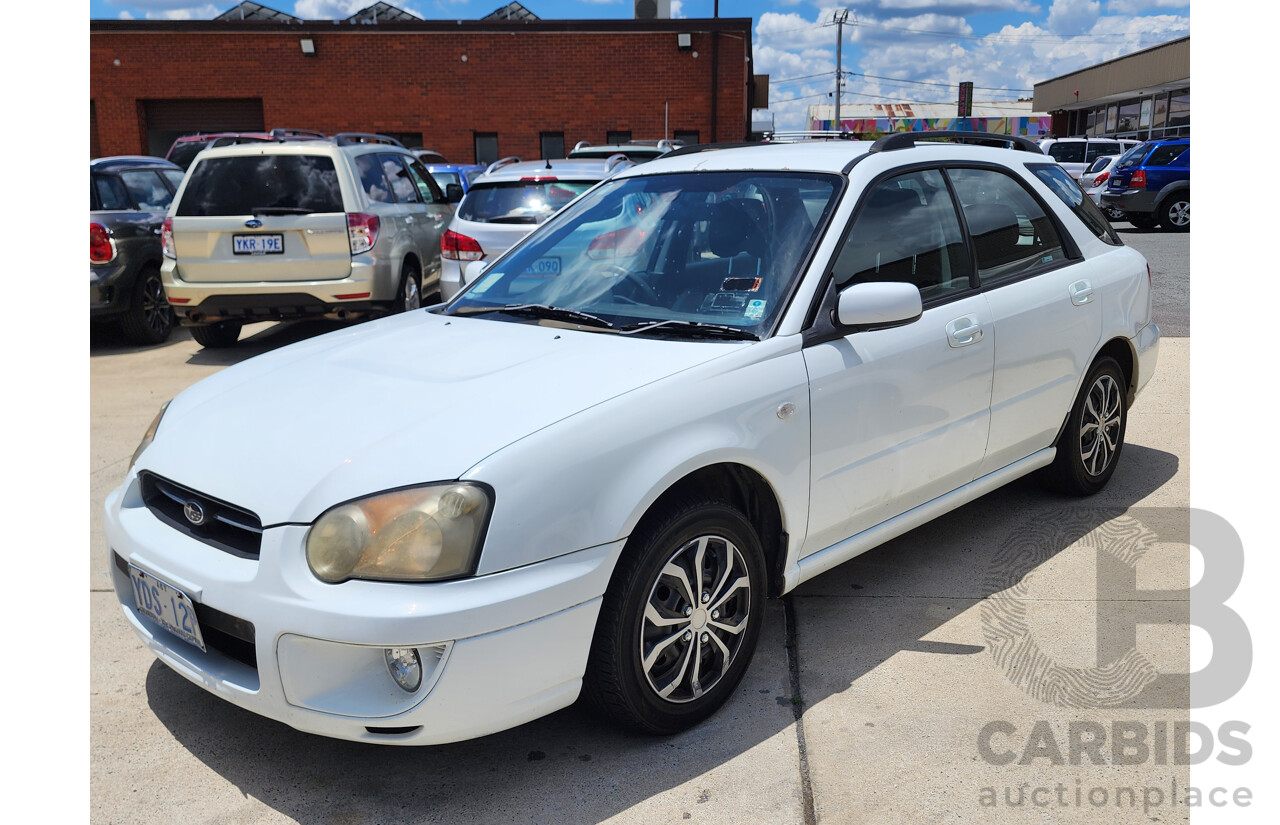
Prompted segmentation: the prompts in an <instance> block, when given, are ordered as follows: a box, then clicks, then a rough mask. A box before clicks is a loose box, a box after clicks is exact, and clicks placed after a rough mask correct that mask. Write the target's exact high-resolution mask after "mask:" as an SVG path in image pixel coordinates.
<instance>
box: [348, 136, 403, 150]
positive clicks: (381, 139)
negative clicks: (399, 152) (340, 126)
mask: <svg viewBox="0 0 1280 825" xmlns="http://www.w3.org/2000/svg"><path fill="white" fill-rule="evenodd" d="M333 142H334V143H336V144H338V145H339V146H354V145H356V144H358V143H383V144H386V145H387V146H399V147H400V148H401V149H403V148H404V144H403V143H401V142H400V141H398V140H396V139H395V138H393V137H387V136H386V135H377V134H373V133H371V132H339V133H338V134H336V135H334V136H333Z"/></svg>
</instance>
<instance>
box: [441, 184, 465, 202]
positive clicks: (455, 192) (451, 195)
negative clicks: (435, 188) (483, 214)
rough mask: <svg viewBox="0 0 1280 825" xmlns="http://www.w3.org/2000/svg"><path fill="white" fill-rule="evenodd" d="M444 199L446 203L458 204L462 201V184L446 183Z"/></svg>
mask: <svg viewBox="0 0 1280 825" xmlns="http://www.w3.org/2000/svg"><path fill="white" fill-rule="evenodd" d="M444 199H445V202H446V203H457V202H458V201H460V200H462V184H460V183H446V184H445V185H444Z"/></svg>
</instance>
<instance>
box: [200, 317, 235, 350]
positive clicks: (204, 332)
mask: <svg viewBox="0 0 1280 825" xmlns="http://www.w3.org/2000/svg"><path fill="white" fill-rule="evenodd" d="M242 326H243V324H241V323H240V322H239V321H220V322H218V323H216V324H208V325H206V326H202V327H192V328H191V337H192V338H194V339H196V343H197V344H199V345H200V346H202V347H209V348H210V349H214V348H222V347H230V346H235V343H236V341H237V340H238V339H239V338H240V328H241V327H242Z"/></svg>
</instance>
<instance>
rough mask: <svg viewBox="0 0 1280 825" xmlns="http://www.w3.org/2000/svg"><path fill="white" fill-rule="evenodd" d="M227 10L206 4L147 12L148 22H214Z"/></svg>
mask: <svg viewBox="0 0 1280 825" xmlns="http://www.w3.org/2000/svg"><path fill="white" fill-rule="evenodd" d="M224 11H225V9H222V8H219V7H218V6H215V5H213V4H212V3H206V4H204V5H203V6H184V7H182V8H176V9H165V10H163V11H149V12H147V19H148V20H212V19H213V18H215V17H217V16H218V15H219V14H222V12H224Z"/></svg>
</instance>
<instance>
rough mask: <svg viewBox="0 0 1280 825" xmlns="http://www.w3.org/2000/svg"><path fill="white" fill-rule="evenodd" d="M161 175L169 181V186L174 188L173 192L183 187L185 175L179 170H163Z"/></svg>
mask: <svg viewBox="0 0 1280 825" xmlns="http://www.w3.org/2000/svg"><path fill="white" fill-rule="evenodd" d="M160 174H162V175H164V176H165V177H166V178H168V179H169V185H170V186H172V187H173V191H175V192H177V191H178V187H179V186H181V185H182V178H183V173H182V172H179V171H178V170H177V169H163V170H161V172H160Z"/></svg>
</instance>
